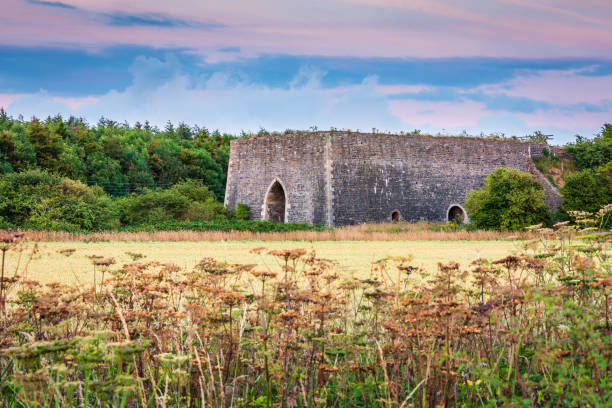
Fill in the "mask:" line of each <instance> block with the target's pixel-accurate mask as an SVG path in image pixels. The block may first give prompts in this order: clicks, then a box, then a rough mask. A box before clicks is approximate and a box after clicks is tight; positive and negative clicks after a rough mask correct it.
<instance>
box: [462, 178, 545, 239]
mask: <svg viewBox="0 0 612 408" xmlns="http://www.w3.org/2000/svg"><path fill="white" fill-rule="evenodd" d="M465 208H466V209H467V211H468V214H469V217H470V220H471V221H472V223H473V224H474V225H475V226H476V227H477V228H484V229H508V230H511V231H516V230H520V229H523V228H525V227H527V226H529V225H533V224H538V223H542V222H544V223H546V222H549V220H550V214H549V211H548V209H547V207H546V204H544V192H543V191H542V186H541V185H540V183H538V181H537V180H536V179H535V178H534V177H533V176H532V175H531V174H529V173H525V172H522V171H520V170H515V169H507V168H499V169H497V170H495V171H494V172H493V173H492V174H491V175H489V176H488V177H487V178H486V180H485V183H484V186H483V187H482V188H481V189H478V190H475V191H473V192H471V193H469V194H468V196H467V199H466V201H465Z"/></svg>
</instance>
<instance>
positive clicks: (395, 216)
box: [391, 210, 402, 224]
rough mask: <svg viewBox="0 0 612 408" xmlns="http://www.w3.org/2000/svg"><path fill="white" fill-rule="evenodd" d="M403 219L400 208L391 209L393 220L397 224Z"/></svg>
mask: <svg viewBox="0 0 612 408" xmlns="http://www.w3.org/2000/svg"><path fill="white" fill-rule="evenodd" d="M401 220H402V214H400V212H399V211H398V210H393V211H391V222H392V223H394V224H397V223H398V222H400V221H401Z"/></svg>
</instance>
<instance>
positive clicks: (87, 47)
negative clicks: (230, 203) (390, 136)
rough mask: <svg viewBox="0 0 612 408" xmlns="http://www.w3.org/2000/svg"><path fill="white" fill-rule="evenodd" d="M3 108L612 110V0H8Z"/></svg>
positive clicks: (411, 113)
mask: <svg viewBox="0 0 612 408" xmlns="http://www.w3.org/2000/svg"><path fill="white" fill-rule="evenodd" d="M1 10H2V11H1V12H0V107H3V108H4V109H6V110H7V112H8V113H9V114H11V115H13V116H18V115H23V117H24V118H27V119H29V118H31V117H33V116H36V117H46V116H48V115H55V114H62V115H65V116H69V115H73V116H79V117H83V118H85V119H86V120H87V121H88V122H89V123H90V124H95V123H96V122H97V121H98V120H99V119H100V118H101V117H105V118H109V119H112V120H115V121H118V122H124V121H127V122H129V123H131V124H133V123H135V122H136V121H140V122H144V121H146V120H148V121H149V122H151V123H152V124H154V125H157V126H160V127H163V126H164V125H165V123H166V122H167V121H171V122H173V123H179V122H185V123H187V124H190V125H196V124H197V125H199V126H205V127H207V128H209V129H219V130H221V131H225V132H229V133H240V132H241V131H245V132H257V131H258V130H259V129H261V128H264V129H267V130H269V131H275V130H277V131H283V130H285V129H309V128H313V127H317V128H318V129H329V128H331V127H335V128H338V129H351V130H361V131H371V130H372V129H373V128H375V129H379V130H380V131H391V132H399V131H411V130H413V129H420V130H421V131H422V132H424V133H432V134H437V133H441V134H459V133H469V134H480V133H484V134H490V133H496V134H505V135H517V136H523V135H527V134H531V133H533V132H534V131H537V130H539V131H542V132H544V133H545V134H552V135H554V141H555V142H556V143H559V144H562V143H566V142H569V141H571V140H573V139H574V135H576V134H580V135H583V136H586V137H592V136H593V135H594V134H596V133H597V132H598V131H599V129H600V128H601V126H602V125H603V124H604V123H607V122H612V24H610V23H609V22H610V21H611V20H612V2H610V0H581V1H580V2H577V1H575V0H462V1H456V0H308V1H303V0H302V1H298V0H258V1H256V2H255V1H252V0H218V1H211V0H173V1H171V2H169V1H162V0H131V1H129V2H127V1H124V0H121V1H119V0H61V1H54V0H2V7H1Z"/></svg>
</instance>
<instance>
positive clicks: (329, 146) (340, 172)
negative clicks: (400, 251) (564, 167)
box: [225, 132, 561, 226]
mask: <svg viewBox="0 0 612 408" xmlns="http://www.w3.org/2000/svg"><path fill="white" fill-rule="evenodd" d="M542 149H543V146H542V145H534V144H531V145H530V144H528V143H519V142H512V141H503V140H492V139H480V138H461V137H430V136H405V135H387V134H366V133H348V132H319V133H294V134H289V135H276V136H260V137H254V138H250V139H241V140H236V141H233V142H232V145H231V153H230V165H229V170H228V182H227V192H226V198H225V202H226V205H228V206H229V207H231V208H233V207H234V206H235V205H236V204H237V203H238V202H243V203H245V204H247V205H248V206H249V207H250V208H251V213H252V217H253V218H262V206H263V203H264V200H265V197H266V193H267V191H268V189H269V187H270V186H271V184H272V182H273V181H274V180H275V179H278V180H280V182H281V184H282V185H283V187H284V188H285V189H286V192H287V206H286V208H287V210H286V217H285V219H286V220H287V221H288V222H309V223H316V224H326V225H331V226H340V225H350V224H357V223H363V222H368V221H374V222H380V221H390V220H391V213H392V212H393V211H395V210H397V211H399V212H400V214H401V217H402V219H405V220H409V221H418V220H431V221H434V220H439V221H445V220H446V219H447V215H448V211H449V208H450V207H451V206H453V205H458V206H462V205H463V203H464V201H465V198H466V195H467V193H469V192H470V191H473V190H474V189H476V188H478V187H480V186H482V184H483V182H484V179H485V178H486V176H488V175H489V174H491V173H492V172H493V171H494V170H495V169H496V168H499V167H509V168H515V169H519V170H522V171H528V172H531V173H533V174H534V175H536V177H537V178H538V180H539V181H540V183H541V184H542V185H543V187H544V191H545V193H546V197H547V204H548V205H549V206H551V207H553V208H554V207H556V206H558V205H559V203H560V199H561V196H560V194H559V193H558V191H557V190H556V189H555V188H554V187H553V186H552V185H551V184H550V183H549V182H548V180H546V178H545V177H543V176H542V175H541V174H540V173H539V172H538V170H537V169H536V168H535V166H534V165H533V162H532V161H531V159H530V156H537V155H540V154H541V152H542Z"/></svg>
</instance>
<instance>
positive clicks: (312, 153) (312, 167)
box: [225, 133, 328, 224]
mask: <svg viewBox="0 0 612 408" xmlns="http://www.w3.org/2000/svg"><path fill="white" fill-rule="evenodd" d="M325 142H326V141H325V137H322V136H316V137H311V136H310V135H309V134H304V133H295V134H288V135H278V136H259V137H252V138H248V139H239V140H234V141H232V143H231V147H230V161H229V168H228V177H227V188H226V193H225V205H227V206H228V207H229V208H234V207H235V206H236V204H237V203H244V204H246V205H248V206H249V207H250V209H251V218H254V219H261V218H263V216H262V210H263V208H264V202H265V198H266V195H267V193H268V190H269V188H270V187H271V186H272V184H273V182H274V181H275V180H279V182H280V184H281V185H282V186H283V188H284V190H285V194H286V199H287V202H286V205H285V215H286V216H285V220H286V222H308V223H313V224H327V213H326V211H327V208H328V207H327V205H326V190H325V177H324V175H325Z"/></svg>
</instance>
